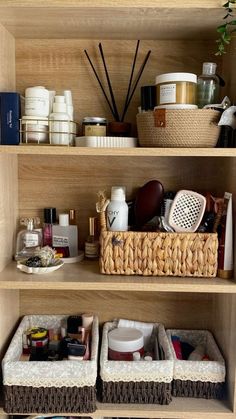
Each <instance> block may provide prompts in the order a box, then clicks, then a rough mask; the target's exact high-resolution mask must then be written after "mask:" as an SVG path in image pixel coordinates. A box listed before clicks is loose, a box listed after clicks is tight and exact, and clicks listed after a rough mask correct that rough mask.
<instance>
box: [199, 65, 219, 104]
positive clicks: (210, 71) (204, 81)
mask: <svg viewBox="0 0 236 419" xmlns="http://www.w3.org/2000/svg"><path fill="white" fill-rule="evenodd" d="M216 66H217V65H216V63H203V66H202V75H201V76H199V77H198V81H197V104H198V107H199V108H203V107H204V106H205V105H209V104H211V103H218V102H219V86H220V85H219V78H218V77H217V75H216Z"/></svg>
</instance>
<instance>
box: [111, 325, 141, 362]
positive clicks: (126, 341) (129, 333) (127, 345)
mask: <svg viewBox="0 0 236 419" xmlns="http://www.w3.org/2000/svg"><path fill="white" fill-rule="evenodd" d="M134 352H140V355H141V356H142V355H143V354H144V337H143V333H142V332H141V331H140V330H138V329H134V328H131V327H118V328H116V329H113V330H111V331H110V332H109V333H108V358H109V359H110V360H113V361H133V353H134Z"/></svg>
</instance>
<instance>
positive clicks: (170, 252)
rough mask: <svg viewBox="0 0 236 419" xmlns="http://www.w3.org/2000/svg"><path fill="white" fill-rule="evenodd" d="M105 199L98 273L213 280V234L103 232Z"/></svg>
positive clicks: (215, 241) (101, 205) (215, 247)
mask: <svg viewBox="0 0 236 419" xmlns="http://www.w3.org/2000/svg"><path fill="white" fill-rule="evenodd" d="M105 208H106V202H105V197H104V198H102V199H101V202H100V203H99V208H98V207H97V209H98V211H99V212H100V225H101V234H100V245H101V247H100V271H101V273H103V274H109V275H110V274H114V275H149V276H181V277H185V276H188V277H189V276H193V277H214V276H216V273H217V256H218V255H217V250H218V238H217V234H216V233H156V232H136V231H124V232H123V231H107V226H106V214H105Z"/></svg>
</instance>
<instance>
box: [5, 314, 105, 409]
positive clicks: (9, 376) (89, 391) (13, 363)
mask: <svg viewBox="0 0 236 419" xmlns="http://www.w3.org/2000/svg"><path fill="white" fill-rule="evenodd" d="M65 317H66V316H65V315H30V316H25V317H23V319H22V321H21V323H20V325H19V327H18V329H17V331H16V333H15V335H14V337H13V339H12V341H11V343H10V346H9V348H8V350H7V352H6V354H5V356H4V358H3V361H2V371H3V390H4V411H5V412H7V413H13V414H14V413H21V414H26V413H70V412H71V413H90V412H94V411H95V410H96V379H97V358H98V339H99V332H98V318H97V316H94V320H93V326H92V341H91V357H90V360H88V361H70V360H65V361H64V360H63V361H54V362H52V361H43V362H38V361H31V362H27V361H21V360H20V356H21V353H22V335H23V332H25V330H27V329H28V328H31V327H34V326H40V327H46V328H48V329H50V328H55V327H56V328H58V327H59V326H60V322H61V319H62V318H65Z"/></svg>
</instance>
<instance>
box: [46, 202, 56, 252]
mask: <svg viewBox="0 0 236 419" xmlns="http://www.w3.org/2000/svg"><path fill="white" fill-rule="evenodd" d="M43 211H44V225H43V245H44V246H50V247H52V226H53V224H56V208H44V210H43Z"/></svg>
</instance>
